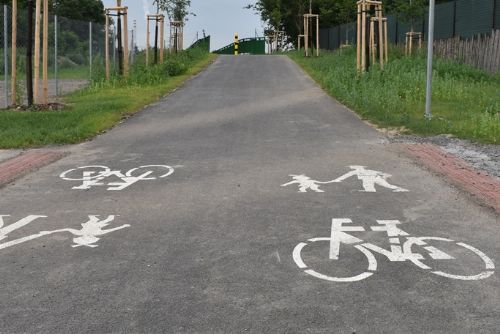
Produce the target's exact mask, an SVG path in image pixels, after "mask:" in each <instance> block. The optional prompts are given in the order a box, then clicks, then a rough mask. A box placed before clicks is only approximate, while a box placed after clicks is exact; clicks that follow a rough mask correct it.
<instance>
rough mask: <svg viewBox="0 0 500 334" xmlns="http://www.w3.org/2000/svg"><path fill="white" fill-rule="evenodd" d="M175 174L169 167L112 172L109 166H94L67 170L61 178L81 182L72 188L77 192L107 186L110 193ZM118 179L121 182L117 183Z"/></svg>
mask: <svg viewBox="0 0 500 334" xmlns="http://www.w3.org/2000/svg"><path fill="white" fill-rule="evenodd" d="M173 173H174V168H173V167H171V166H167V165H146V166H139V167H136V168H132V169H130V170H128V171H126V172H122V171H120V170H111V168H109V167H107V166H101V165H92V166H82V167H78V168H73V169H70V170H67V171H65V172H63V173H61V174H60V175H59V177H60V178H61V179H63V180H66V181H81V182H82V184H80V185H77V186H74V187H72V189H75V190H89V189H91V188H93V187H98V186H107V190H108V191H120V190H124V189H126V188H128V187H130V186H131V185H133V184H135V183H137V182H139V181H151V180H157V179H164V178H167V177H168V176H170V175H172V174H173ZM117 179H118V180H119V181H116V180H117ZM106 181H107V182H106Z"/></svg>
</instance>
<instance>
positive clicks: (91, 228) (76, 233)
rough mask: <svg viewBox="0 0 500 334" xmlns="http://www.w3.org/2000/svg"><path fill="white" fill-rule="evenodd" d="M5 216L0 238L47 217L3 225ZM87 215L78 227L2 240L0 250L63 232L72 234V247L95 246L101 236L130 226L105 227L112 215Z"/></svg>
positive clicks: (4, 216)
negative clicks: (102, 217) (102, 216)
mask: <svg viewBox="0 0 500 334" xmlns="http://www.w3.org/2000/svg"><path fill="white" fill-rule="evenodd" d="M6 217H10V216H8V215H0V240H4V239H7V238H8V234H9V233H11V232H13V231H15V230H18V229H20V228H21V227H23V226H26V225H28V224H30V223H32V222H34V221H35V220H37V219H41V218H47V216H40V215H30V216H27V217H25V218H23V219H21V220H19V221H17V222H15V223H12V224H10V225H7V226H5V222H4V220H5V218H6ZM88 217H89V219H88V221H87V222H85V223H82V224H81V228H80V229H74V228H63V229H58V230H53V231H40V232H39V233H36V234H32V235H28V236H25V237H22V238H19V239H14V240H10V241H6V242H2V243H0V250H1V249H5V248H9V247H12V246H15V245H19V244H22V243H25V242H28V241H30V240H34V239H38V238H42V237H44V236H48V235H51V234H56V233H65V232H66V233H70V234H72V235H73V245H72V247H81V246H85V247H90V248H95V247H98V246H99V245H97V242H98V241H99V240H101V238H102V236H104V235H106V234H109V233H111V232H115V231H118V230H121V229H124V228H126V227H130V225H129V224H124V225H121V226H118V227H114V228H108V229H105V228H106V227H107V226H108V225H110V224H111V223H112V222H113V221H114V220H115V216H114V215H111V216H108V217H107V218H105V219H100V218H99V216H96V215H89V216H88Z"/></svg>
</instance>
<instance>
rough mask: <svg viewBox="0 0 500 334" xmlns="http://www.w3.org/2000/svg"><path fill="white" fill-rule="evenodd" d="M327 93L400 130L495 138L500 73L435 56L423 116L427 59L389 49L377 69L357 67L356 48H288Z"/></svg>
mask: <svg viewBox="0 0 500 334" xmlns="http://www.w3.org/2000/svg"><path fill="white" fill-rule="evenodd" d="M288 55H289V57H290V58H292V59H293V60H294V61H296V62H297V63H298V64H299V65H300V66H301V67H302V68H303V69H304V70H305V71H306V72H308V73H309V74H310V75H311V76H312V77H313V78H314V79H315V80H316V81H317V82H318V83H319V84H320V85H321V86H322V87H323V88H324V89H325V90H326V91H327V92H328V93H329V94H330V95H332V96H333V97H334V98H336V99H337V100H338V101H340V102H341V103H343V104H345V105H346V106H348V107H349V108H351V109H353V110H354V111H355V112H356V113H358V114H359V115H360V116H361V117H362V118H364V119H366V120H368V121H370V122H372V123H374V124H375V125H377V126H379V127H384V128H397V129H400V130H401V131H402V132H403V133H415V134H422V135H436V134H452V135H454V136H456V137H459V138H465V139H471V140H474V141H478V142H484V143H493V144H499V143H500V75H496V76H493V75H489V74H487V73H485V72H483V71H480V70H477V69H474V68H472V67H470V66H467V65H461V64H457V63H455V62H453V61H450V60H443V59H435V61H434V76H433V95H432V113H433V118H432V120H430V121H428V120H426V119H425V117H424V111H425V87H426V86H425V83H426V59H425V56H424V55H416V56H413V57H410V58H407V57H404V56H403V55H402V54H401V52H400V50H398V49H396V48H394V49H393V50H392V52H390V61H389V63H388V64H387V65H386V67H385V69H384V70H383V71H382V70H380V69H379V68H378V66H374V67H372V68H371V69H370V71H369V72H367V73H365V74H363V75H358V74H357V72H356V50H355V49H353V48H349V49H343V50H341V51H336V52H326V51H324V52H323V53H322V55H321V56H320V57H319V58H314V57H311V58H304V57H303V56H302V53H298V52H292V53H289V54H288Z"/></svg>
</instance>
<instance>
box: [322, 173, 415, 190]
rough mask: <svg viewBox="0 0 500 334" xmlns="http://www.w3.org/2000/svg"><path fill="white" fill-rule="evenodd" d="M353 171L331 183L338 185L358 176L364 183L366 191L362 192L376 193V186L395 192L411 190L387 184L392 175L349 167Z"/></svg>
mask: <svg viewBox="0 0 500 334" xmlns="http://www.w3.org/2000/svg"><path fill="white" fill-rule="evenodd" d="M349 168H351V169H352V171H350V172H349V173H346V174H344V175H342V176H341V177H339V178H336V179H335V180H333V181H330V183H338V182H342V181H344V180H346V179H348V178H350V177H352V176H357V177H358V180H361V181H362V182H363V188H364V190H360V191H361V192H368V193H374V192H377V190H376V189H375V185H378V186H381V187H384V188H387V189H390V190H392V191H393V192H408V191H409V190H407V189H404V188H401V187H398V186H395V185H392V184H390V183H389V182H387V179H388V178H390V177H391V176H392V175H390V174H386V173H382V172H379V171H376V170H370V169H366V168H365V166H349Z"/></svg>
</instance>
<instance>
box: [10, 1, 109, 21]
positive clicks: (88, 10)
mask: <svg viewBox="0 0 500 334" xmlns="http://www.w3.org/2000/svg"><path fill="white" fill-rule="evenodd" d="M26 3H27V1H26V0H18V7H19V9H24V8H26ZM0 4H6V5H12V0H0ZM49 7H50V13H51V14H57V15H58V16H63V17H66V18H68V19H73V20H79V21H92V22H96V23H104V5H103V4H102V1H101V0H49Z"/></svg>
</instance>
